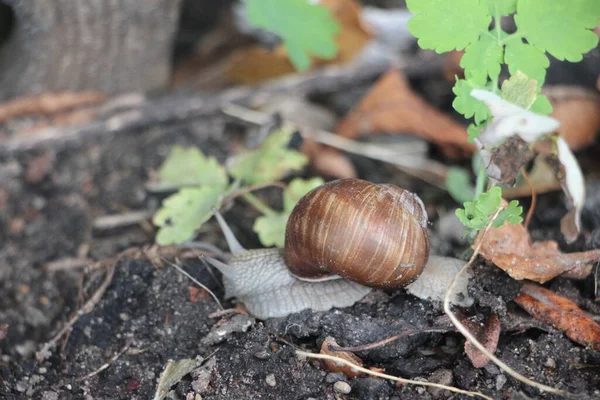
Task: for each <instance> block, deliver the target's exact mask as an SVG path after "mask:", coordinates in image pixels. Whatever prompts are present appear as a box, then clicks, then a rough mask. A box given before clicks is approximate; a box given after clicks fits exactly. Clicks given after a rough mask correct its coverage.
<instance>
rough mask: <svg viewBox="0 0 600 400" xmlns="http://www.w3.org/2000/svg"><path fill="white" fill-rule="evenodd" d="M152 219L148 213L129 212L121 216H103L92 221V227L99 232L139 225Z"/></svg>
mask: <svg viewBox="0 0 600 400" xmlns="http://www.w3.org/2000/svg"><path fill="white" fill-rule="evenodd" d="M151 217H152V213H151V212H150V211H131V212H126V213H123V214H115V215H103V216H101V217H98V218H96V219H95V220H94V223H93V224H92V227H93V228H94V229H96V230H99V231H106V230H110V229H115V228H120V227H123V226H130V225H135V224H139V223H140V222H143V221H145V220H147V219H149V218H151Z"/></svg>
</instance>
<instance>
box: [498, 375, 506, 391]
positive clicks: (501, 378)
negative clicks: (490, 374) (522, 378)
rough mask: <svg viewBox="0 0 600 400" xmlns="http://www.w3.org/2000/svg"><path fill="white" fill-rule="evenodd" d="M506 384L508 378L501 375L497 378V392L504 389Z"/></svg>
mask: <svg viewBox="0 0 600 400" xmlns="http://www.w3.org/2000/svg"><path fill="white" fill-rule="evenodd" d="M505 383H506V376H504V375H502V374H500V375H498V376H497V377H496V390H500V389H502V386H504V384H505Z"/></svg>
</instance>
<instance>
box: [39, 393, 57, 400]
mask: <svg viewBox="0 0 600 400" xmlns="http://www.w3.org/2000/svg"><path fill="white" fill-rule="evenodd" d="M42 400H58V393H56V392H52V391H46V392H44V393H42Z"/></svg>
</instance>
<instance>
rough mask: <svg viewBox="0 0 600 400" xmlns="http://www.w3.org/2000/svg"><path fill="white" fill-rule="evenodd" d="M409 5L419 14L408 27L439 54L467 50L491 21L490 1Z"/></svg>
mask: <svg viewBox="0 0 600 400" xmlns="http://www.w3.org/2000/svg"><path fill="white" fill-rule="evenodd" d="M279 1H281V0H279ZM406 5H407V7H408V9H409V10H410V11H411V12H412V13H413V14H415V16H414V17H412V18H411V19H410V20H409V21H408V30H409V31H410V32H411V33H412V34H413V35H414V36H415V37H416V38H418V43H419V46H420V47H421V48H422V49H426V50H435V51H436V52H438V53H443V52H446V51H450V50H453V49H457V50H462V49H464V48H465V47H467V46H468V45H470V44H471V43H474V42H475V41H477V39H478V38H479V34H480V33H481V32H482V31H487V30H488V28H489V26H490V22H491V17H490V16H489V15H488V7H487V4H486V3H485V2H483V1H480V0H453V1H448V0H407V2H406Z"/></svg>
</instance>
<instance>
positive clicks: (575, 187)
mask: <svg viewBox="0 0 600 400" xmlns="http://www.w3.org/2000/svg"><path fill="white" fill-rule="evenodd" d="M556 145H557V147H558V160H559V161H560V163H561V164H562V165H563V167H564V168H565V174H566V176H565V179H564V187H565V189H566V192H567V195H568V196H569V198H570V200H571V203H572V205H573V208H574V209H575V225H576V227H577V229H578V230H579V229H580V228H581V221H580V213H581V208H582V207H583V203H584V201H585V184H584V180H583V173H582V172H581V168H580V167H579V163H578V162H577V159H576V158H575V155H573V153H572V152H571V149H570V148H569V145H568V144H567V142H565V140H564V139H563V138H561V137H559V138H558V140H557V141H556Z"/></svg>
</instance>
